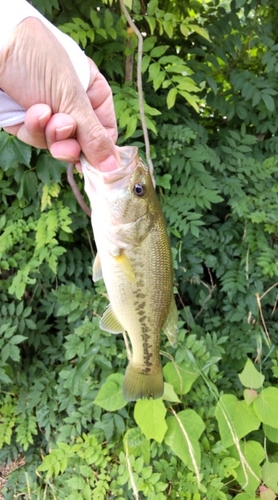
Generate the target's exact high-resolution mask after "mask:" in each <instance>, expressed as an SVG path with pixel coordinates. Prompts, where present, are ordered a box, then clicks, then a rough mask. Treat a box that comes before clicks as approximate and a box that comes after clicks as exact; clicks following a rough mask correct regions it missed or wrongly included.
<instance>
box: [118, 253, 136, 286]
mask: <svg viewBox="0 0 278 500" xmlns="http://www.w3.org/2000/svg"><path fill="white" fill-rule="evenodd" d="M114 259H115V260H116V262H117V264H118V265H119V266H120V268H121V270H122V272H123V273H124V275H125V276H126V278H127V279H128V281H130V283H135V282H136V278H135V273H134V269H133V267H132V264H131V262H130V260H129V258H128V257H127V256H126V255H125V254H124V252H121V253H120V254H119V255H116V256H114Z"/></svg>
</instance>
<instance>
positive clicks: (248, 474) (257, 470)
mask: <svg viewBox="0 0 278 500" xmlns="http://www.w3.org/2000/svg"><path fill="white" fill-rule="evenodd" d="M230 453H231V456H232V457H234V458H236V459H237V460H239V461H240V465H239V466H238V467H236V468H235V471H236V473H237V482H238V483H239V484H240V485H241V486H242V488H243V489H244V490H245V491H246V493H248V494H250V495H253V498H254V496H255V492H256V490H257V488H258V486H259V484H260V482H261V467H260V464H261V462H262V461H263V460H264V458H265V451H264V449H263V447H262V446H261V444H260V443H257V442H256V441H244V442H243V443H241V442H240V443H239V444H238V446H233V447H232V448H231V450H230Z"/></svg>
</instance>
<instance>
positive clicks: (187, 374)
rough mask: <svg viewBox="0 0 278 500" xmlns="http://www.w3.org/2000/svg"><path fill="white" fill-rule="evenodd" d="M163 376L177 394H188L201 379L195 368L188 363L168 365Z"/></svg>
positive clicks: (170, 363)
mask: <svg viewBox="0 0 278 500" xmlns="http://www.w3.org/2000/svg"><path fill="white" fill-rule="evenodd" d="M163 374H164V378H165V380H166V382H169V384H171V385H172V386H173V387H174V390H175V392H176V394H187V392H189V391H190V389H191V387H192V385H193V384H194V382H195V380H196V379H197V378H198V377H199V373H197V372H196V370H195V368H193V367H192V365H189V364H186V363H172V362H169V363H166V365H165V366H164V368H163Z"/></svg>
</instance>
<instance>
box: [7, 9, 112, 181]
mask: <svg viewBox="0 0 278 500" xmlns="http://www.w3.org/2000/svg"><path fill="white" fill-rule="evenodd" d="M30 37H31V38H34V40H33V43H32V40H30ZM36 37H38V38H39V39H40V43H39V44H38V43H35V38H36ZM41 39H42V40H41ZM30 46H32V51H30ZM49 53H50V54H51V57H49ZM61 61H63V65H62V67H63V72H62V73H61ZM88 63H89V64H90V74H91V77H90V83H89V87H88V89H87V92H85V91H84V89H83V87H82V85H81V83H80V81H79V79H78V76H77V75H76V73H75V70H74V68H73V66H72V64H71V61H70V60H69V57H68V55H67V53H66V52H65V50H64V49H63V47H62V46H61V45H60V43H59V42H58V41H57V40H56V38H55V37H54V35H52V33H51V32H50V31H49V30H48V29H47V28H46V27H45V26H44V25H43V24H42V23H41V22H40V21H39V20H38V19H34V18H27V19H26V20H24V21H23V22H22V23H21V24H20V25H19V26H18V27H17V28H16V30H15V32H14V36H13V38H12V39H11V40H10V42H9V45H8V47H6V48H5V47H4V48H3V49H2V51H1V52H0V86H1V88H3V90H4V91H5V92H6V93H7V94H9V95H10V96H11V97H12V98H13V99H14V100H15V101H16V102H18V103H19V104H20V105H21V106H22V107H24V108H25V109H27V112H26V116H25V122H24V124H19V125H13V126H10V127H6V128H5V130H6V131H7V132H9V133H12V134H14V135H17V137H18V138H19V139H21V140H22V141H23V142H26V143H28V144H32V145H34V146H36V147H39V148H45V147H47V148H48V149H49V150H50V152H51V154H52V155H53V156H54V157H55V158H58V159H61V160H64V161H74V162H76V161H77V160H78V159H79V155H80V151H81V150H82V151H83V153H84V154H85V156H86V158H87V159H88V161H89V162H90V163H91V164H93V165H94V166H96V167H98V168H100V169H101V170H104V171H108V170H114V169H115V168H117V167H118V163H119V158H118V153H117V148H116V147H115V142H116V139H117V125H116V118H115V114H114V107H113V99H112V93H111V89H110V87H109V85H108V83H107V81H106V80H105V78H104V77H103V76H102V75H101V74H100V72H99V71H98V68H97V67H96V65H95V64H94V63H93V61H91V60H90V59H88Z"/></svg>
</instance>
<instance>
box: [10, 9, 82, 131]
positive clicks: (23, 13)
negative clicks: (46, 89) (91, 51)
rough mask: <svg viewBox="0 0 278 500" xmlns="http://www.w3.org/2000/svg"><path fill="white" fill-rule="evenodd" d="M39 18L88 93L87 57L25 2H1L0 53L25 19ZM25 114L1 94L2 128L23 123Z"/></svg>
mask: <svg viewBox="0 0 278 500" xmlns="http://www.w3.org/2000/svg"><path fill="white" fill-rule="evenodd" d="M26 17H36V18H37V19H40V21H41V22H43V24H45V26H46V27H47V28H48V29H49V30H50V31H51V32H52V33H53V34H54V35H55V37H56V38H57V39H58V40H59V42H60V43H61V45H62V46H63V47H64V49H65V50H66V52H67V53H68V55H69V57H70V59H71V62H72V64H73V66H74V68H75V71H76V73H77V75H78V77H79V79H80V81H81V83H82V85H83V87H84V89H85V90H87V88H88V85H89V81H90V67H89V63H88V60H87V57H86V55H85V53H84V52H83V51H82V50H81V49H80V47H79V46H78V45H77V43H75V42H74V40H72V39H71V38H70V37H69V36H67V35H65V34H64V33H62V31H60V30H58V29H57V28H56V27H55V26H53V24H51V23H50V22H49V21H48V20H47V19H45V17H43V16H42V14H40V13H39V12H38V11H37V10H36V9H35V8H34V7H32V5H30V4H29V3H28V2H27V1H26V0H0V50H1V48H2V47H3V45H4V44H5V43H6V42H7V41H8V40H9V38H10V36H11V34H12V32H13V30H14V29H15V28H16V26H17V25H18V24H19V23H20V22H21V21H23V19H26ZM25 113H26V110H24V109H23V108H22V107H21V106H19V105H18V104H17V103H16V102H14V101H13V100H12V99H11V98H10V97H9V96H8V95H7V94H5V92H3V91H2V90H0V127H7V126H8V125H15V124H17V123H22V122H24V118H25Z"/></svg>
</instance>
